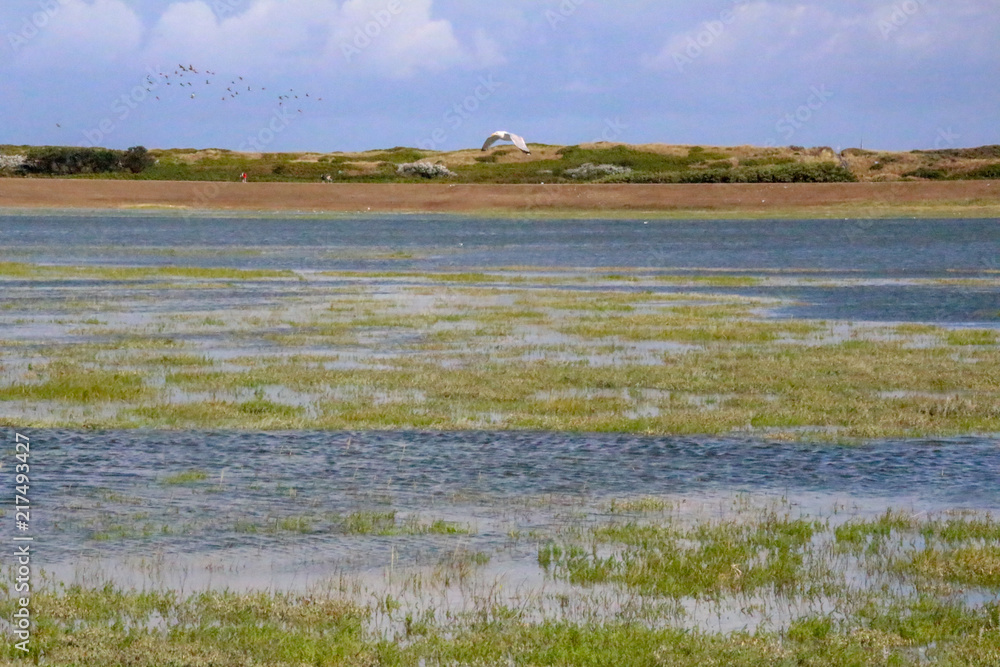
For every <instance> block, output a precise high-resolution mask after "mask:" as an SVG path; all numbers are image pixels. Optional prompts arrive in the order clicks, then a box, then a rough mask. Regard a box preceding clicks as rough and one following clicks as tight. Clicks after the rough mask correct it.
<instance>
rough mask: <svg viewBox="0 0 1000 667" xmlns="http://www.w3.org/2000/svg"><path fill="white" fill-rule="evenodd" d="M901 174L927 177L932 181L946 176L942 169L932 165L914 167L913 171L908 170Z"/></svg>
mask: <svg viewBox="0 0 1000 667" xmlns="http://www.w3.org/2000/svg"><path fill="white" fill-rule="evenodd" d="M903 176H912V177H914V178H927V179H930V180H934V181H940V180H943V179H945V178H948V174H946V173H945V171H944V170H943V169H934V168H932V167H920V168H919V169H914V170H913V171H908V172H906V173H905V174H903Z"/></svg>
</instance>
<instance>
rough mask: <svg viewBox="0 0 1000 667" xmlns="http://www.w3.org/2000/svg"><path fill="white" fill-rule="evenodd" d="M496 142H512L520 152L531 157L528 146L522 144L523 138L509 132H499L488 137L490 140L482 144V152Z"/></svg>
mask: <svg viewBox="0 0 1000 667" xmlns="http://www.w3.org/2000/svg"><path fill="white" fill-rule="evenodd" d="M498 141H513V142H514V145H515V146H517V147H518V148H520V149H521V150H522V151H524V152H525V153H527V154H528V155H531V151H530V150H528V144H526V143H525V142H524V138H523V137H519V136H517V135H516V134H511V133H510V132H505V131H504V130H499V131H497V132H494V133H493V134H491V135H490V138H489V139H487V140H486V143H485V144H483V150H486V149H487V148H489V147H490V146H492V145H493V144H495V143H496V142H498Z"/></svg>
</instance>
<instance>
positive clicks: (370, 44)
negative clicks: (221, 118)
mask: <svg viewBox="0 0 1000 667" xmlns="http://www.w3.org/2000/svg"><path fill="white" fill-rule="evenodd" d="M431 10H432V0H345V1H344V2H341V3H338V2H335V1H334V0H255V1H254V2H253V3H252V4H250V5H249V7H248V8H247V9H246V10H245V11H244V12H242V13H240V14H238V15H234V16H224V17H219V16H217V15H216V14H215V13H214V12H213V11H212V9H211V7H210V6H209V4H208V3H207V2H206V1H205V0H190V1H187V2H177V3H174V4H172V5H171V6H170V7H169V8H168V9H167V10H166V11H165V12H164V13H163V14H162V15H161V16H160V18H159V20H158V21H157V22H156V25H155V26H154V27H153V29H152V30H151V38H150V41H149V44H148V46H147V48H146V52H145V55H146V58H147V59H149V60H152V61H156V62H160V61H162V62H165V63H171V62H174V61H177V62H181V61H188V60H189V61H199V62H202V63H204V66H207V67H220V68H226V69H233V70H234V71H235V70H238V69H241V68H247V67H253V68H258V69H271V70H276V71H280V70H285V69H288V68H289V67H299V68H303V67H304V68H315V69H316V70H318V71H322V72H324V73H336V72H341V73H348V74H350V73H359V74H377V75H383V76H390V77H407V76H411V75H413V74H415V73H416V72H418V71H421V70H429V71H440V70H443V69H447V68H451V67H456V66H466V65H471V66H482V65H483V64H488V63H490V62H495V61H497V60H498V59H499V58H500V57H501V56H500V55H499V50H498V48H497V47H496V45H495V44H494V43H492V42H490V41H489V40H488V38H485V37H484V36H481V35H476V36H474V44H473V46H472V48H471V49H469V48H466V47H463V46H462V44H461V43H460V42H459V40H458V38H457V37H456V35H455V32H454V30H453V27H452V24H451V23H450V22H449V21H448V20H446V19H439V18H433V16H432V11H431Z"/></svg>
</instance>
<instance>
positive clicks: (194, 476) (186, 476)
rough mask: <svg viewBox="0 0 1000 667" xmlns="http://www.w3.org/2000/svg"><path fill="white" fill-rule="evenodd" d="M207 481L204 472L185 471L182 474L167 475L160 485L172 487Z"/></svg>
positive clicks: (206, 474) (206, 475)
mask: <svg viewBox="0 0 1000 667" xmlns="http://www.w3.org/2000/svg"><path fill="white" fill-rule="evenodd" d="M206 479H208V473H207V472H205V471H204V470H185V471H184V472H178V473H174V474H173V475H167V476H166V477H164V478H163V479H162V480H161V481H160V483H161V484H163V485H164V486H174V485H180V484H194V483H195V482H203V481H205V480H206Z"/></svg>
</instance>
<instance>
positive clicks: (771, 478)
mask: <svg viewBox="0 0 1000 667" xmlns="http://www.w3.org/2000/svg"><path fill="white" fill-rule="evenodd" d="M0 261H17V262H37V263H53V264H64V265H81V264H89V265H93V264H108V265H133V266H135V265H138V266H164V265H176V266H204V267H212V266H227V267H240V268H253V269H267V268H271V269H293V270H301V271H316V270H356V271H374V270H379V271H459V270H461V271H478V270H483V269H490V268H510V267H525V268H524V269H521V270H524V271H525V272H526V273H532V272H534V273H535V274H536V275H537V274H538V273H544V272H545V271H563V270H566V269H567V268H573V269H581V270H582V269H593V268H597V267H608V268H607V270H608V272H612V271H613V269H612V268H611V267H616V268H619V269H622V268H631V269H648V270H649V271H650V272H652V273H654V274H655V273H656V272H661V273H664V274H672V275H676V274H692V275H720V274H721V275H741V276H742V275H750V276H782V277H789V278H792V279H793V280H791V281H789V282H787V283H784V284H783V283H780V282H777V283H774V284H767V285H765V286H759V287H743V288H741V287H727V288H718V287H712V288H707V287H703V288H701V289H704V290H705V291H711V292H715V293H719V292H722V293H732V294H749V295H757V296H768V297H777V298H781V299H783V300H784V303H785V304H786V305H784V306H782V307H780V308H778V309H777V310H774V311H772V312H771V314H772V315H773V316H779V317H780V316H789V317H807V318H817V319H844V320H866V321H876V322H877V321H890V322H891V321H913V322H931V323H939V324H940V323H944V324H949V325H953V326H979V327H982V326H986V327H996V326H1000V294H998V290H997V288H996V286H995V279H996V278H997V276H998V271H1000V222H998V221H996V220H962V221H957V220H887V221H865V220H861V221H858V220H852V221H830V220H821V221H808V220H795V221H785V220H778V221H770V220H755V221H675V220H650V221H643V220H582V221H581V220H542V221H540V220H531V221H523V220H516V219H513V220H489V219H463V218H458V217H427V216H365V217H355V218H351V217H345V218H335V219H313V218H307V217H300V218H273V217H262V218H243V217H227V216H206V217H193V218H185V217H182V216H159V215H139V216H135V215H127V214H114V215H108V214H93V215H72V216H70V215H28V214H17V215H6V216H0ZM955 278H961V279H970V280H969V282H968V284H956V283H955V282H954V281H951V282H948V283H942V284H935V283H934V281H935V280H939V279H955ZM976 279H980V280H976ZM981 279H987V280H981ZM820 280H821V281H822V284H810V281H820ZM837 281H841V282H839V283H838V282H837ZM7 285H8V287H9V288H10V290H9V292H8V294H9V295H14V294H18V295H20V296H18V297H17V298H19V299H31V298H32V294H38V291H37V290H48V292H47V293H46V294H47V298H50V299H51V298H52V297H53V296H56V297H58V295H59V290H60V289H61V288H60V286H59V285H58V284H54V285H48V284H47V283H43V282H39V281H20V280H8V281H7ZM530 286H531V285H530V280H529V281H528V284H527V285H526V287H528V288H530ZM252 287H253V289H249V288H248V289H236V290H235V291H233V293H232V294H229V296H228V297H225V298H227V299H229V301H228V302H227V303H228V304H229V305H230V306H232V305H233V304H234V303H237V302H241V301H242V302H245V303H246V304H247V305H248V306H250V305H252V304H253V303H260V302H261V301H262V300H267V299H280V298H285V297H287V296H288V294H287V293H286V290H287V289H295V288H294V287H287V288H286V287H285V286H283V285H280V284H265V283H261V284H253V285H252ZM75 288H77V289H79V288H83V289H86V290H87V291H89V292H91V293H93V294H96V295H99V294H100V292H101V288H102V285H101V281H92V282H88V283H84V282H82V281H79V282H77V283H75ZM604 288H605V287H603V286H602V289H604ZM613 288H614V289H630V288H629V287H628V286H627V285H621V286H616V287H613ZM644 289H646V288H645V287H644ZM655 289H659V290H662V291H664V292H668V291H671V290H676V289H679V288H676V287H671V285H669V284H664V285H663V286H662V287H661V286H657V287H656V288H655ZM683 289H684V291H691V289H692V288H690V287H685V288H683ZM268 290H271V291H268ZM177 292H178V294H181V293H182V292H183V290H178V291H177ZM208 293H211V292H210V291H207V290H202V291H200V292H198V291H192V292H191V293H190V294H188V295H187V296H184V298H189V299H191V300H192V306H191V307H192V308H193V307H195V306H196V305H198V299H200V298H203V295H205V294H208ZM67 298H68V297H67ZM96 298H99V296H98V297H96ZM175 298H176V297H175ZM213 298H222V297H220V295H219V294H218V293H215V296H214V297H213ZM155 305H156V304H155V303H152V304H151V307H155ZM201 306H202V307H205V304H204V303H202V304H201ZM14 309H15V310H16V304H14ZM3 433H4V435H3V437H4V440H5V442H7V443H12V442H13V430H10V429H7V430H4V431H3ZM27 435H29V436H30V437H31V441H32V487H31V494H32V503H33V507H32V512H33V514H32V516H33V527H34V530H35V531H36V532H35V536H36V554H37V556H38V560H37V561H35V562H37V563H38V564H40V565H41V566H42V567H48V568H49V570H50V571H52V572H55V573H56V574H57V576H61V577H63V578H70V579H72V578H73V577H78V576H79V571H78V570H75V569H74V568H76V564H78V563H79V562H81V561H80V559H81V558H98V559H100V558H111V559H113V560H114V562H115V563H119V562H120V559H129V558H146V557H148V556H150V555H151V554H157V553H161V554H162V553H168V554H174V555H178V554H189V555H193V556H194V557H198V558H202V557H209V556H211V555H212V554H232V555H233V558H234V559H235V560H236V561H241V562H251V561H253V560H254V558H257V559H258V561H260V562H266V563H268V565H267V566H266V567H269V568H271V571H270V572H271V574H270V575H267V576H263V577H262V576H261V574H260V571H257V572H256V573H255V574H253V576H249V577H248V578H246V579H240V578H239V577H238V576H237V574H234V572H235V570H233V571H231V572H230V574H229V575H227V576H221V575H219V576H217V578H216V579H213V580H211V581H210V582H208V581H202V582H201V583H211V584H218V585H226V586H228V585H234V586H237V587H239V586H244V587H255V586H258V585H261V584H262V583H263V585H265V586H275V587H284V586H295V585H299V584H301V583H302V582H301V581H298V580H290V579H289V576H290V573H294V572H307V571H308V572H313V573H314V574H315V576H317V577H320V576H325V575H328V574H329V573H330V572H331V571H333V570H337V569H341V570H343V569H350V568H352V567H353V568H356V569H364V568H367V567H373V566H375V565H380V564H383V563H384V561H385V560H386V558H387V556H386V554H387V553H388V549H389V547H388V545H389V543H390V542H389V541H387V538H381V537H378V536H367V537H359V538H356V539H352V540H344V539H343V534H342V533H338V532H337V531H336V530H333V529H332V526H333V524H334V523H335V519H334V518H333V517H335V516H337V515H344V514H347V513H350V512H352V511H357V510H359V509H360V510H379V511H381V510H388V509H394V510H397V511H399V512H400V513H401V514H403V515H411V516H416V517H429V518H441V517H443V518H445V519H448V520H453V521H457V522H460V523H463V522H464V523H472V524H474V525H475V531H474V534H473V535H472V536H469V537H468V539H467V543H468V546H470V547H471V548H479V549H487V550H488V549H490V548H494V547H495V548H499V547H500V546H501V545H503V544H504V543H505V541H506V537H505V536H506V535H507V534H508V532H509V531H510V530H511V529H512V528H516V529H518V530H521V529H530V528H531V527H532V526H539V525H545V524H546V523H557V522H558V521H559V516H560V512H567V511H573V510H572V508H574V507H577V506H576V505H574V503H582V505H580V506H579V507H577V509H580V507H582V508H583V509H582V510H580V511H584V512H599V511H600V509H599V507H600V502H602V501H603V500H605V499H608V498H612V497H625V496H637V495H657V496H667V497H670V498H672V499H674V500H675V501H676V502H680V503H683V502H691V503H696V502H700V503H711V502H716V501H718V502H720V503H723V504H724V503H725V499H727V498H731V495H732V494H734V493H746V494H751V495H764V496H777V497H785V498H791V499H792V502H794V503H796V504H800V505H802V506H803V507H805V508H807V509H808V508H809V507H820V506H823V507H824V508H826V510H828V509H829V507H830V503H833V505H834V506H836V505H837V504H838V503H840V505H841V506H847V505H852V506H853V507H854V508H855V511H859V512H861V513H872V512H879V511H884V509H885V508H887V507H906V508H909V509H911V510H912V511H915V512H918V511H926V510H940V509H948V508H966V509H980V510H983V509H985V510H991V511H995V510H998V509H1000V440H998V439H997V438H996V437H991V436H980V437H968V438H960V439H954V440H919V441H892V442H874V443H868V444H866V445H862V446H838V445H802V444H788V443H780V442H769V441H767V440H761V439H740V438H731V439H726V438H669V437H642V436H634V435H611V434H601V435H597V434H572V433H536V432H485V431H481V432H454V433H419V432H401V433H397V432H365V433H342V432H291V433H289V432H283V433H242V432H187V431H112V432H99V431H83V430H46V429H42V430H33V431H28V432H27ZM8 449H9V450H12V449H13V446H12V445H10V446H9V447H8ZM11 456H12V454H10V455H9V456H8V457H7V460H8V461H9V460H11ZM6 467H7V466H6V465H5V469H6ZM191 470H197V471H201V472H203V473H204V475H205V477H204V479H199V480H195V481H194V482H192V483H190V484H185V483H179V484H173V483H169V476H170V475H172V474H177V473H183V472H185V471H191ZM12 485H13V478H12V475H10V474H3V475H2V479H0V493H3V494H5V497H8V498H9V497H12V493H13V489H12V488H11V487H12ZM525 498H535V499H545V500H539V501H538V502H537V503H535V504H534V505H532V507H533V509H530V510H523V511H522V510H518V509H517V507H518V506H519V505H518V503H522V502H523V501H524V499H525ZM720 499H722V500H720ZM283 519H304V520H306V524H305V525H306V528H305V529H303V530H292V531H289V530H280V529H279V528H278V527H279V525H281V522H282V520H283ZM11 523H12V522H11V521H5V522H4V526H3V532H4V535H5V536H7V533H9V532H10V531H11V530H12V528H11V526H10V524H11ZM269 526H274V530H269ZM394 539H395V540H396V541H395V542H393V543H392V544H394V545H398V544H400V541H399V539H400V538H394ZM441 540H442V538H441V536H414V537H409V538H405V539H404V540H403V541H404V542H406V543H407V544H409V545H410V546H411V547H412V549H411V550H410V552H408V553H409V554H410V555H409V556H407V557H412V558H418V557H419V554H421V553H424V554H426V553H431V554H433V553H434V552H435V550H436V549H443V548H446V547H445V546H441V545H442V544H444V543H443V542H442V541H441ZM449 544H450V543H449ZM532 553H533V552H532V551H531V550H530V549H529V550H528V551H527V552H525V553H521V554H520V555H515V554H512V555H511V558H515V557H520V558H522V559H523V558H527V559H528V561H529V562H530V560H531V558H532ZM413 554H417V555H413ZM293 556H294V557H293ZM392 558H393V559H395V558H396V555H395V551H393V555H392ZM261 559H263V561H261ZM115 567H117V565H114V566H113V567H112V568H111V570H114V568H115ZM233 567H235V566H233ZM139 569H141V568H139ZM237 569H238V568H237ZM132 571H133V572H134V571H136V569H135V568H133V570H132ZM208 571H212V572H216V573H217V572H218V570H217V569H216V570H212V568H211V567H209V568H208ZM279 571H280V574H279ZM109 576H110V575H109ZM293 579H294V577H293ZM133 581H134V580H133ZM144 583H150V582H148V581H147V582H144Z"/></svg>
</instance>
